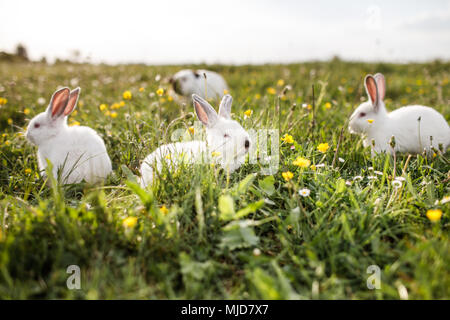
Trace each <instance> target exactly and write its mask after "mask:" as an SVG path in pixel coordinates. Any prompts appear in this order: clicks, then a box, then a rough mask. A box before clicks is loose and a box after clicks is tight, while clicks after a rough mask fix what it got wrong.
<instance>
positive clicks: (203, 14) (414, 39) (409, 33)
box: [0, 0, 450, 64]
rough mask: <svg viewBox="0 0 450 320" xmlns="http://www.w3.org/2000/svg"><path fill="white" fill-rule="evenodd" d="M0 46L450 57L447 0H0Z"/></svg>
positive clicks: (217, 55) (263, 59)
mask: <svg viewBox="0 0 450 320" xmlns="http://www.w3.org/2000/svg"><path fill="white" fill-rule="evenodd" d="M0 12H1V13H2V14H1V18H0V51H8V52H12V51H14V48H15V47H16V45H17V43H19V42H20V43H23V44H24V45H25V46H26V48H27V50H28V54H29V56H30V58H31V59H40V58H41V57H43V56H46V57H47V59H48V60H49V61H53V60H54V59H55V58H56V57H59V58H63V59H64V58H70V57H72V56H73V51H74V50H79V51H80V53H81V59H82V60H86V59H89V61H91V62H94V63H100V62H104V63H110V64H116V63H147V64H182V63H222V64H246V63H251V64H260V63H289V62H302V61H308V60H327V59H330V58H332V57H333V56H336V55H337V56H339V57H340V58H342V59H345V60H358V61H388V62H409V61H427V60H432V59H436V58H439V59H443V60H450V0H429V1H407V0H395V1H393V0H387V1H385V0H372V1H364V0H363V1H354V0H340V1H333V0H314V1H311V0H308V1H296V0H277V1H275V0H273V1H268V0H259V1H258V0H228V1H216V0H189V1H187V0H160V1H144V0H142V1H138V0H127V1H117V0H109V1H103V0H77V1H61V0H60V1H56V0H39V1H32V0H28V1H24V0H0Z"/></svg>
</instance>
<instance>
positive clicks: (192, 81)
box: [170, 69, 228, 99]
mask: <svg viewBox="0 0 450 320" xmlns="http://www.w3.org/2000/svg"><path fill="white" fill-rule="evenodd" d="M204 74H206V79H205V77H204ZM170 82H171V83H172V86H173V89H174V91H175V92H176V93H178V94H180V95H182V96H191V95H193V94H196V95H198V96H200V97H202V98H203V99H206V96H205V94H206V95H207V97H208V98H215V99H220V98H222V96H223V95H224V94H225V90H227V91H228V86H227V83H226V81H225V79H224V78H223V77H222V76H221V75H220V74H218V73H216V72H214V71H208V70H203V69H200V70H190V69H184V70H181V71H178V72H177V73H176V74H175V75H174V76H173V77H172V78H171V79H170ZM205 91H206V92H205Z"/></svg>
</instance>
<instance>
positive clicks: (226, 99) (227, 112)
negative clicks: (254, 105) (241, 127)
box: [219, 94, 233, 119]
mask: <svg viewBox="0 0 450 320" xmlns="http://www.w3.org/2000/svg"><path fill="white" fill-rule="evenodd" d="M232 103H233V98H232V97H231V96H230V95H229V94H226V95H224V96H223V98H222V101H221V102H220V106H219V116H220V117H222V118H225V119H231V104H232Z"/></svg>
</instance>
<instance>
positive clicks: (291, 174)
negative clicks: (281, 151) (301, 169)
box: [281, 171, 294, 181]
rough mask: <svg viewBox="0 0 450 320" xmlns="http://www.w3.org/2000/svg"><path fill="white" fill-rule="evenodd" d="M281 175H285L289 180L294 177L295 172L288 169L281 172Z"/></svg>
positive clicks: (285, 178)
mask: <svg viewBox="0 0 450 320" xmlns="http://www.w3.org/2000/svg"><path fill="white" fill-rule="evenodd" d="M281 175H282V176H283V178H284V180H286V181H289V180H291V179H292V178H293V177H294V174H293V173H292V172H290V171H286V172H283V173H281Z"/></svg>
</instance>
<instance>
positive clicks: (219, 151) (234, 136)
mask: <svg viewBox="0 0 450 320" xmlns="http://www.w3.org/2000/svg"><path fill="white" fill-rule="evenodd" d="M192 98H193V100H194V107H195V111H196V113H197V117H198V118H199V119H200V121H202V122H203V124H204V125H205V126H206V141H202V140H194V141H189V142H177V143H171V144H167V145H162V146H160V147H159V148H157V149H156V150H155V151H154V152H152V153H151V154H150V155H148V156H147V157H146V158H145V159H144V161H143V163H142V165H141V170H140V171H141V176H142V178H141V185H142V186H143V187H146V186H147V185H149V184H151V183H152V181H153V179H154V178H155V176H157V175H156V173H155V172H154V169H156V171H157V172H158V173H159V172H161V169H162V168H163V165H164V163H165V164H166V165H167V166H168V168H169V169H170V170H173V169H175V168H176V167H177V166H179V165H180V164H181V163H182V162H184V163H186V164H193V163H218V164H220V166H221V167H222V168H224V169H225V170H227V171H228V172H233V171H235V170H236V169H238V168H239V167H240V166H241V165H242V164H243V163H244V162H245V156H246V154H247V153H248V150H249V148H250V147H249V146H250V143H251V141H250V137H249V135H248V133H247V132H246V131H245V130H244V128H242V126H241V125H240V124H239V123H238V122H237V121H234V120H232V119H231V116H230V113H231V103H232V98H231V96H230V95H225V96H224V97H223V99H222V102H221V104H220V108H219V114H217V113H216V111H215V110H214V108H213V107H211V106H210V105H209V103H208V102H207V101H205V100H203V99H202V98H200V97H199V96H197V95H195V94H194V95H193V96H192ZM202 112H204V113H203V114H205V113H206V114H207V118H208V119H206V120H205V117H204V116H202ZM225 135H226V136H227V137H225ZM246 141H247V142H246ZM213 152H216V154H213Z"/></svg>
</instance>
